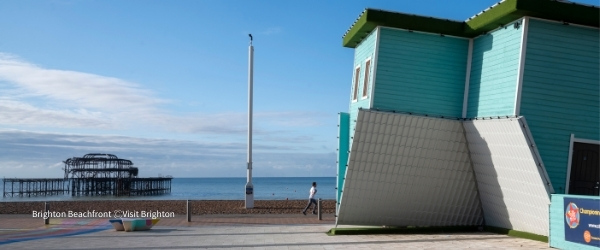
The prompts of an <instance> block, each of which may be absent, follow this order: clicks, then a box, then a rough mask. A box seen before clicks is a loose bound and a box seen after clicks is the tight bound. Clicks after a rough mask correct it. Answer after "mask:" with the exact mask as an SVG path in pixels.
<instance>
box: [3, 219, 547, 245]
mask: <svg viewBox="0 0 600 250" xmlns="http://www.w3.org/2000/svg"><path fill="white" fill-rule="evenodd" d="M333 227H335V217H334V216H333V215H332V214H325V215H323V220H321V221H319V220H318V219H317V217H316V216H314V215H306V216H304V215H302V214H298V215H295V214H267V215H264V214H251V215H201V216H200V215H199V216H193V217H192V222H187V220H186V217H185V216H179V215H178V216H176V217H175V218H162V219H161V221H160V222H159V223H158V224H157V225H156V226H155V227H154V228H152V230H149V231H136V232H123V231H115V230H114V229H112V227H111V226H110V225H109V224H108V221H107V219H55V218H52V219H50V225H44V223H43V219H40V218H32V217H31V215H6V214H3V215H0V249H115V248H116V249H118V248H128V249H214V248H220V249H378V250H382V249H549V247H548V244H547V243H543V242H538V241H533V240H527V239H520V238H514V237H509V236H506V235H499V234H493V233H487V232H479V233H447V234H443V233H442V234H409V235H407V234H385V235H338V236H328V235H327V234H326V232H327V231H328V230H329V229H331V228H333ZM339 227H342V226H339ZM343 227H348V226H343Z"/></svg>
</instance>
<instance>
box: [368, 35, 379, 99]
mask: <svg viewBox="0 0 600 250" xmlns="http://www.w3.org/2000/svg"><path fill="white" fill-rule="evenodd" d="M375 29H376V32H377V33H376V34H375V35H377V37H375V39H376V40H375V55H373V60H372V61H371V68H373V71H372V72H373V73H372V74H371V75H372V78H373V81H372V82H371V91H370V93H369V97H370V98H371V100H369V109H371V108H373V100H375V98H374V97H375V80H377V61H378V60H379V42H380V41H381V26H377V27H376V28H375Z"/></svg>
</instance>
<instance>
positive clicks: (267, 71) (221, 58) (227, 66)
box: [0, 0, 600, 178]
mask: <svg viewBox="0 0 600 250" xmlns="http://www.w3.org/2000/svg"><path fill="white" fill-rule="evenodd" d="M496 2H497V0H496V1H490V0H470V1H467V0H456V1H440V0H419V1H398V0H392V1H372V0H371V1H369V0H363V1H317V0H306V1H275V0H263V1H242V0H230V1H217V0H215V1H209V0H197V1H195V0H194V1H192V0H189V1H185V0H178V1H156V0H143V1H142V0H128V1H117V0H109V1H91V0H82V1H74V0H73V1H71V0H47V1H0V34H1V35H0V37H1V38H0V177H6V178H15V177H16V178H42V177H44V178H59V177H63V176H64V172H63V170H62V168H63V167H64V163H63V161H65V160H67V159H68V158H71V157H82V156H83V155H85V154H87V153H107V154H114V155H116V156H118V157H119V158H123V159H128V160H131V161H133V163H134V166H136V167H138V168H139V169H140V173H139V174H140V176H141V177H153V176H159V175H172V176H174V177H176V178H177V177H244V176H246V162H247V140H248V139H247V136H248V46H249V37H248V34H249V33H251V34H252V35H253V37H254V41H253V46H254V95H253V99H254V105H253V113H254V116H253V120H254V123H253V126H254V128H253V154H252V157H253V176H255V177H335V176H336V155H337V133H338V127H337V125H338V113H339V112H347V111H348V108H349V103H350V88H351V83H352V65H353V57H354V51H353V49H350V48H345V47H343V46H342V36H343V34H344V33H345V32H346V31H347V30H348V29H349V28H350V26H351V25H352V23H353V22H354V21H355V20H356V19H357V18H358V16H359V15H360V13H361V12H362V11H363V10H364V9H365V8H377V9H384V10H390V11H398V12H404V13H410V14H417V15H425V16H432V17H439V18H445V19H452V20H459V21H464V20H466V19H467V18H469V17H471V16H473V15H475V14H477V13H479V12H480V11H482V10H484V9H486V8H488V7H490V6H492V5H493V4H495V3H496ZM575 2H578V3H584V4H592V5H596V6H598V5H600V4H599V1H598V0H578V1H575Z"/></svg>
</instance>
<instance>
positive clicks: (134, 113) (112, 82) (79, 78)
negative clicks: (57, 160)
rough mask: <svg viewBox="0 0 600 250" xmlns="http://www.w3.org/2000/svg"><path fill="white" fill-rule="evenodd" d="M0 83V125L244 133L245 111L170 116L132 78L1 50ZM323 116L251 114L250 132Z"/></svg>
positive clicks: (295, 124) (276, 129)
mask: <svg viewBox="0 0 600 250" xmlns="http://www.w3.org/2000/svg"><path fill="white" fill-rule="evenodd" d="M275 30H276V29H275ZM271 32H274V30H271ZM0 86H1V88H0V120H1V121H2V124H3V125H26V126H31V127H34V126H38V127H53V128H90V129H121V130H122V129H136V130H139V129H140V128H141V127H144V128H149V129H154V131H163V132H176V133H183V134H214V135H233V136H242V135H245V134H246V133H247V114H246V113H235V112H227V113H216V114H211V113H188V114H183V115H178V116H176V115H171V114H169V111H168V110H166V109H163V108H161V104H165V103H168V102H169V101H168V100H165V99H160V98H158V97H156V96H155V93H154V92H153V91H151V90H148V89H145V88H143V87H141V86H140V85H138V84H136V83H131V82H128V81H124V80H121V79H116V78H112V77H105V76H99V75H95V74H89V73H82V72H76V71H68V70H55V69H46V68H43V67H41V66H37V65H35V64H32V63H29V62H26V61H24V60H22V59H19V58H17V57H16V56H12V55H9V54H6V53H0ZM325 116H326V115H325V114H321V113H314V112H304V111H303V112H263V113H255V117H256V118H255V124H256V126H255V129H254V133H255V134H257V135H260V134H277V133H281V132H282V131H281V128H286V127H294V128H298V127H314V126H320V125H322V124H321V122H320V120H322V119H323V118H324V117H325ZM286 133H287V132H286Z"/></svg>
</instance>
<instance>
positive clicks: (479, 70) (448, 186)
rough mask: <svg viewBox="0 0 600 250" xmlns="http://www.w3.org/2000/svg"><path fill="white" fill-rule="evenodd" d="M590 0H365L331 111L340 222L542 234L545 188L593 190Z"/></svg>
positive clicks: (599, 175) (596, 37)
mask: <svg viewBox="0 0 600 250" xmlns="http://www.w3.org/2000/svg"><path fill="white" fill-rule="evenodd" d="M599 13H600V9H599V8H598V7H596V6H587V5H581V4H576V3H571V2H568V1H552V0H504V1H501V2H499V3H498V4H495V5H494V6H491V7H490V8H488V9H486V10H484V11H482V12H480V13H479V14H477V15H475V16H473V17H471V18H469V19H468V20H466V21H464V22H463V21H452V20H445V19H439V18H433V17H426V16H419V15H412V14H406V13H399V12H392V11H385V10H376V9H366V10H365V11H364V12H363V13H362V14H361V15H360V16H359V17H358V19H357V20H356V21H355V23H354V24H353V25H352V26H351V27H350V29H349V30H348V31H347V32H346V34H345V35H344V37H343V46H345V47H349V48H354V51H355V55H354V68H353V77H352V79H353V80H352V88H351V92H350V93H351V96H350V109H349V112H348V113H340V130H339V138H340V139H339V154H338V184H337V186H338V197H337V199H338V203H339V204H338V217H337V223H339V224H353V225H357V224H363V225H395V226H449V225H481V224H483V223H485V224H486V225H489V226H495V227H500V228H508V229H515V230H520V231H525V232H531V233H535V234H539V235H545V236H547V235H548V204H550V194H553V193H560V194H563V193H564V194H581V195H592V196H598V191H599V184H600V163H599V161H598V153H599V152H598V151H599V148H600V146H599V145H600V107H599V105H600V96H599V94H600V77H599V70H600V64H599V62H600V33H599V29H598V28H599V26H600V25H599V20H600V17H599Z"/></svg>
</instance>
